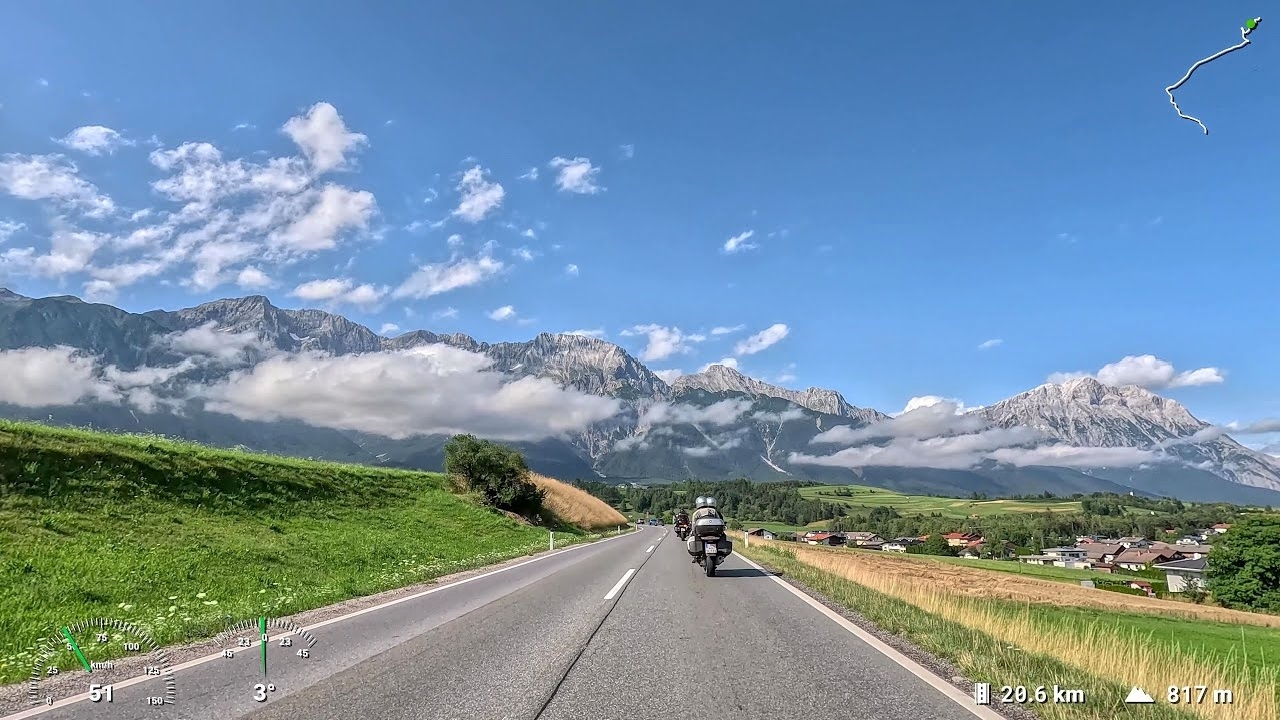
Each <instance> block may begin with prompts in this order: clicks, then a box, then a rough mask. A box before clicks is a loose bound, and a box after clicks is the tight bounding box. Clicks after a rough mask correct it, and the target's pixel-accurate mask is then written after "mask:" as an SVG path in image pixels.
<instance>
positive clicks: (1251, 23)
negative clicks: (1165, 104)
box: [1164, 17, 1262, 135]
mask: <svg viewBox="0 0 1280 720" xmlns="http://www.w3.org/2000/svg"><path fill="white" fill-rule="evenodd" d="M1261 22H1262V18H1260V17H1258V18H1253V19H1252V20H1246V21H1245V23H1244V27H1242V28H1240V42H1239V43H1238V44H1236V45H1232V46H1231V47H1229V48H1227V49H1226V50H1221V51H1219V52H1217V53H1214V54H1213V55H1210V56H1209V57H1207V58H1205V59H1203V60H1201V61H1200V62H1198V63H1196V64H1195V65H1192V66H1191V67H1190V68H1189V69H1188V70H1187V74H1186V75H1183V76H1182V79H1181V80H1179V81H1178V82H1176V83H1174V84H1172V85H1170V86H1169V87H1167V88H1165V89H1164V91H1165V93H1166V94H1168V96H1169V104H1170V105H1172V106H1173V109H1174V110H1176V111H1177V113H1178V117H1180V118H1182V119H1183V120H1190V121H1191V122H1193V123H1195V124H1197V125H1199V126H1200V129H1201V130H1204V134H1205V135H1208V134H1209V128H1207V127H1205V125H1204V123H1202V122H1200V121H1199V120H1197V119H1196V118H1193V117H1191V116H1190V115H1187V114H1185V113H1183V112H1182V108H1179V107H1178V103H1177V101H1176V100H1174V99H1173V91H1174V90H1177V89H1178V88H1180V87H1182V86H1183V85H1184V84H1185V83H1186V82H1187V81H1188V80H1190V79H1191V73H1193V72H1195V71H1196V68H1198V67H1200V66H1201V65H1204V64H1207V63H1210V62H1213V61H1214V60H1217V59H1218V58H1220V57H1222V56H1223V55H1226V54H1227V53H1232V52H1235V51H1236V50H1240V49H1242V48H1244V47H1245V46H1246V45H1248V44H1249V43H1251V42H1253V41H1252V40H1250V39H1249V34H1250V33H1252V32H1253V31H1254V30H1257V29H1258V25H1259V24H1260V23H1261Z"/></svg>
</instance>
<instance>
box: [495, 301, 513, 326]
mask: <svg viewBox="0 0 1280 720" xmlns="http://www.w3.org/2000/svg"><path fill="white" fill-rule="evenodd" d="M515 316H516V309H515V308H514V307H512V306H510V305H503V306H502V307H500V308H497V309H495V310H493V311H491V312H490V313H489V319H490V320H497V321H498V322H502V321H503V320H510V319H512V318H514V317H515Z"/></svg>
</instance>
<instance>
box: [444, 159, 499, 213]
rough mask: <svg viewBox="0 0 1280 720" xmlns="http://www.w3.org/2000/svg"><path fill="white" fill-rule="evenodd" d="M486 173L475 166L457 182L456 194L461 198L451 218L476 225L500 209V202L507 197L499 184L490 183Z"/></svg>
mask: <svg viewBox="0 0 1280 720" xmlns="http://www.w3.org/2000/svg"><path fill="white" fill-rule="evenodd" d="M487 174H488V171H486V170H485V169H484V168H482V167H480V166H479V165H476V166H475V167H472V168H471V169H470V170H467V171H466V172H465V173H463V174H462V179H461V180H459V181H458V187H457V190H458V193H459V194H460V195H461V198H460V199H459V201H458V207H457V208H455V209H454V211H453V216H454V217H457V218H461V219H462V220H464V221H466V222H469V223H478V222H480V221H481V220H483V219H485V218H486V217H488V216H489V215H490V214H492V213H493V212H494V211H496V210H497V209H498V208H500V207H502V200H503V198H504V197H506V195H507V191H506V190H504V189H503V187H502V185H501V183H498V182H496V181H490V180H489V179H488V178H487V177H486V176H487Z"/></svg>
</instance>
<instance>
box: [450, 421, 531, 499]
mask: <svg viewBox="0 0 1280 720" xmlns="http://www.w3.org/2000/svg"><path fill="white" fill-rule="evenodd" d="M444 470H445V472H447V473H449V475H450V476H451V477H452V478H453V479H454V482H455V483H456V484H457V486H458V488H459V489H461V490H465V491H467V492H474V493H477V494H478V495H480V497H481V498H482V499H483V501H484V502H485V504H487V505H491V506H493V507H495V508H498V509H499V510H508V511H510V512H514V513H518V514H520V515H523V516H525V517H533V516H535V515H539V514H541V513H542V511H543V501H544V499H545V497H546V495H545V492H544V491H543V490H542V489H541V488H539V487H538V486H537V485H536V484H534V483H533V481H531V480H530V479H529V466H528V465H526V464H525V462H524V457H523V456H522V455H521V454H520V453H518V452H516V451H515V450H514V449H512V448H509V447H507V446H505V445H499V444H497V443H493V442H490V441H488V440H481V439H479V438H477V437H476V436H474V435H455V436H453V438H452V439H450V440H449V442H447V443H445V446H444Z"/></svg>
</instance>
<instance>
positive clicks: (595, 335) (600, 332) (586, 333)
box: [561, 328, 604, 338]
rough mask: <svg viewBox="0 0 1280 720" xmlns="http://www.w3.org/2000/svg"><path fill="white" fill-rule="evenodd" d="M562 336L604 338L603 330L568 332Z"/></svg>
mask: <svg viewBox="0 0 1280 720" xmlns="http://www.w3.org/2000/svg"><path fill="white" fill-rule="evenodd" d="M561 334H562V335H581V336H583V337H593V338H602V337H604V328H595V329H594V330H570V331H568V332H565V333H561Z"/></svg>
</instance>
